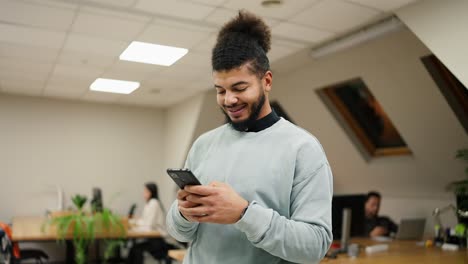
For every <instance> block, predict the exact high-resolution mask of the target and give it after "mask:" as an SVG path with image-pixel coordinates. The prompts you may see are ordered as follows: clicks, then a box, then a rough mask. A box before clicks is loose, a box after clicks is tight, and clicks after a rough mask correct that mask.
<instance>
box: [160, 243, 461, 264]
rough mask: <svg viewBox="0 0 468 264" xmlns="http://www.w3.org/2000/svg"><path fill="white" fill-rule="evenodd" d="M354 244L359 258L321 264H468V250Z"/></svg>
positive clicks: (179, 256) (179, 254)
mask: <svg viewBox="0 0 468 264" xmlns="http://www.w3.org/2000/svg"><path fill="white" fill-rule="evenodd" d="M352 243H357V244H359V245H360V251H359V256H358V257H356V258H351V257H348V255H347V254H340V255H338V258H336V259H324V260H322V261H321V263H327V264H349V263H351V264H396V263H411V264H436V263H437V264H440V263H444V264H467V263H468V249H460V250H458V251H454V252H451V251H443V250H442V249H440V248H438V247H431V248H426V247H423V246H418V245H417V244H416V241H393V242H389V243H388V245H389V249H388V251H384V252H379V253H373V254H366V252H365V251H364V247H365V246H370V245H376V244H382V243H381V242H376V241H372V240H370V239H353V241H352ZM185 253H186V250H170V251H169V256H170V257H171V258H173V259H175V260H178V261H182V260H183V259H184V256H185Z"/></svg>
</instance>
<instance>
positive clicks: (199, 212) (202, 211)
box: [179, 205, 209, 216]
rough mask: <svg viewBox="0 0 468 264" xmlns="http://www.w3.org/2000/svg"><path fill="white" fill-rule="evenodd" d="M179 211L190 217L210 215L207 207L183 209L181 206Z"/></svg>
mask: <svg viewBox="0 0 468 264" xmlns="http://www.w3.org/2000/svg"><path fill="white" fill-rule="evenodd" d="M179 211H180V212H181V213H182V214H183V215H188V216H204V215H208V213H209V209H208V207H206V206H203V205H201V206H197V207H191V208H186V207H181V206H179Z"/></svg>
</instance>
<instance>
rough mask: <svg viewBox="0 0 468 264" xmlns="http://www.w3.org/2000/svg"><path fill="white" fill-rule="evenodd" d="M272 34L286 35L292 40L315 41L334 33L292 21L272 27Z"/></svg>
mask: <svg viewBox="0 0 468 264" xmlns="http://www.w3.org/2000/svg"><path fill="white" fill-rule="evenodd" d="M272 32H273V35H274V36H275V35H277V36H282V37H286V38H289V39H294V40H302V41H306V42H310V43H316V42H320V41H323V40H325V39H328V38H330V37H331V36H333V35H334V34H333V33H331V32H327V31H324V30H319V29H315V28H311V27H306V26H301V25H297V24H293V23H288V22H282V23H280V24H278V25H277V26H275V27H273V29H272Z"/></svg>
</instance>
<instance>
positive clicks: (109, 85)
mask: <svg viewBox="0 0 468 264" xmlns="http://www.w3.org/2000/svg"><path fill="white" fill-rule="evenodd" d="M138 87H140V83H139V82H130V81H121V80H113V79H104V78H97V79H96V80H95V81H94V82H93V83H92V84H91V85H90V86H89V89H90V90H91V91H97V92H106V93H119V94H130V93H132V92H133V91H135V90H136V89H138Z"/></svg>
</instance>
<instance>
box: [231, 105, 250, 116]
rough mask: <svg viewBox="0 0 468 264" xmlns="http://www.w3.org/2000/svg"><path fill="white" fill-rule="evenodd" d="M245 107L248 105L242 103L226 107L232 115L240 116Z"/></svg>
mask: <svg viewBox="0 0 468 264" xmlns="http://www.w3.org/2000/svg"><path fill="white" fill-rule="evenodd" d="M245 107H246V105H245V104H242V105H238V106H233V107H226V109H227V111H228V112H229V115H230V116H233V117H239V116H240V115H241V114H242V112H243V111H244V109H245Z"/></svg>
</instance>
